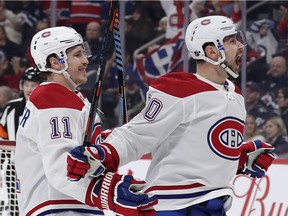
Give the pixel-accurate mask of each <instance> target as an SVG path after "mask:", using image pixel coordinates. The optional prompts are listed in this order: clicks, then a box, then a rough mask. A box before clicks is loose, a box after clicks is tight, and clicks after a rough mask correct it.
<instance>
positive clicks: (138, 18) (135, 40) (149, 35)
mask: <svg viewBox="0 0 288 216" xmlns="http://www.w3.org/2000/svg"><path fill="white" fill-rule="evenodd" d="M126 22H128V23H129V24H130V25H131V29H130V31H128V32H126V41H127V42H126V45H127V51H128V52H129V55H131V56H133V52H134V51H135V50H136V49H137V48H139V47H140V46H142V45H143V44H145V43H147V42H149V41H150V40H152V39H153V38H154V36H155V32H154V30H155V26H154V24H153V23H152V21H151V19H150V18H148V17H145V16H144V12H143V9H141V8H136V9H135V10H134V11H133V13H132V15H131V16H130V17H128V18H127V20H126Z"/></svg>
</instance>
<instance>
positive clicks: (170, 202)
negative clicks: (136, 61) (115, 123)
mask: <svg viewBox="0 0 288 216" xmlns="http://www.w3.org/2000/svg"><path fill="white" fill-rule="evenodd" d="M238 36H239V34H238V32H237V30H236V27H235V25H234V23H233V22H232V21H231V20H230V19H228V18H226V17H224V16H207V17H203V18H199V19H196V20H194V21H192V22H191V23H190V24H189V26H188V27H187V30H186V34H185V42H186V46H187V48H188V50H189V52H190V54H191V56H192V57H193V58H194V59H196V60H197V72H196V74H192V73H184V72H175V73H170V74H167V75H164V76H162V77H160V78H158V79H157V80H155V81H154V82H153V83H152V84H151V86H150V87H149V91H148V93H147V97H146V106H145V108H144V109H143V110H142V111H141V112H140V113H139V114H138V115H137V116H136V117H134V118H133V119H132V120H131V121H130V122H129V123H127V124H126V125H123V126H121V127H119V128H115V129H114V130H113V131H112V133H111V134H110V135H109V136H108V137H107V139H106V140H104V142H103V143H102V144H101V145H95V146H87V147H85V150H83V151H84V152H83V151H82V149H83V148H81V147H77V148H75V149H73V151H71V152H70V155H69V156H68V159H69V160H68V162H69V163H68V168H69V169H68V173H67V175H68V177H69V176H75V177H77V178H78V179H81V178H82V177H83V176H84V173H86V171H87V170H85V169H84V168H83V169H82V170H81V172H80V170H77V169H73V167H75V164H76V165H77V163H79V162H80V161H82V162H86V161H88V162H89V164H91V168H90V169H89V170H88V172H87V173H86V176H89V175H91V173H92V175H96V176H97V175H99V172H98V170H99V169H96V168H97V167H98V168H99V162H101V164H100V165H101V166H104V167H105V168H106V171H109V170H111V169H112V170H114V169H117V167H118V166H121V165H124V164H126V163H128V162H130V161H133V160H137V159H139V158H140V157H141V156H142V155H144V154H147V153H151V154H152V160H151V164H150V167H149V169H148V172H147V178H146V181H147V187H146V191H145V192H152V193H153V194H155V195H156V196H157V198H158V200H159V203H158V204H157V205H156V206H155V210H156V216H162V215H165V216H166V215H167V216H168V215H169V216H176V215H177V216H182V215H183V216H184V215H185V216H187V215H189V216H190V215H193V216H194V215H197V216H198V215H205V216H206V215H215V216H223V215H226V211H227V210H228V209H229V208H230V206H231V201H232V185H231V183H230V182H231V180H232V179H233V177H234V176H235V175H236V174H237V173H238V174H240V173H241V174H247V175H250V176H251V177H257V178H260V177H262V176H264V175H265V172H266V171H267V169H268V167H269V166H270V165H271V163H272V161H273V159H274V157H273V155H272V153H271V151H272V150H273V147H272V146H271V145H270V144H267V143H264V142H261V141H259V140H256V141H253V142H243V131H244V126H245V125H244V124H245V123H244V122H245V116H246V110H245V105H244V98H243V96H242V94H241V92H240V89H239V88H238V87H237V86H235V85H234V84H233V82H231V81H230V80H229V79H228V78H229V76H232V77H234V78H236V77H238V75H239V72H238V71H239V69H240V63H241V56H242V52H243V49H244V47H245V45H244V43H243V42H242V41H241V40H240V38H239V37H238ZM83 155H89V157H88V159H85V157H83ZM91 158H93V159H94V160H92V159H91ZM70 159H71V160H74V163H72V162H71V161H70ZM111 164H112V165H113V166H112V167H111ZM71 170H73V171H74V172H71ZM95 170H96V172H94V171H95ZM104 173H105V172H104ZM84 179H85V178H84ZM80 181H81V180H80Z"/></svg>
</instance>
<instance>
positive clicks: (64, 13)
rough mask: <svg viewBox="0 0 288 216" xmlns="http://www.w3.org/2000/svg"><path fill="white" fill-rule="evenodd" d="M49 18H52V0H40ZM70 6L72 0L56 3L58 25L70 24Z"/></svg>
mask: <svg viewBox="0 0 288 216" xmlns="http://www.w3.org/2000/svg"><path fill="white" fill-rule="evenodd" d="M38 2H39V4H40V5H41V7H42V8H43V12H44V13H45V15H46V17H47V19H48V20H51V3H52V2H53V1H52V0H49V1H48V0H46V1H38ZM70 7H71V1H57V5H56V25H57V26H70V25H71V23H70Z"/></svg>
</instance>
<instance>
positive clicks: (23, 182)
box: [15, 83, 103, 216]
mask: <svg viewBox="0 0 288 216" xmlns="http://www.w3.org/2000/svg"><path fill="white" fill-rule="evenodd" d="M89 109H90V103H89V101H88V100H87V99H86V98H85V97H84V96H83V95H82V94H81V93H79V92H78V93H77V94H75V93H74V92H71V91H69V90H68V89H67V88H65V87H63V86H61V85H59V84H56V83H42V84H41V85H40V86H38V87H37V88H36V89H35V90H34V91H33V93H32V95H31V96H30V98H29V100H28V102H27V104H26V107H25V109H24V113H23V117H22V120H21V121H20V124H19V128H18V132H17V136H16V156H15V157H16V158H15V159H16V160H15V166H16V172H17V181H18V182H17V185H18V187H17V189H18V202H19V211H20V215H21V216H22V215H23V216H24V215H25V216H36V215H37V216H40V215H48V214H49V215H54V214H57V215H86V216H87V215H103V212H102V211H100V210H98V209H97V208H93V207H89V206H87V205H85V204H83V203H85V195H86V190H87V188H88V185H89V183H90V180H91V179H89V178H84V179H81V180H80V181H78V182H71V181H69V180H67V177H66V173H67V163H66V159H67V154H68V152H69V151H70V150H72V149H73V148H74V147H76V146H78V145H81V144H82V142H83V139H84V134H85V128H86V123H87V119H88V114H89Z"/></svg>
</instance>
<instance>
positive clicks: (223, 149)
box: [207, 117, 245, 160]
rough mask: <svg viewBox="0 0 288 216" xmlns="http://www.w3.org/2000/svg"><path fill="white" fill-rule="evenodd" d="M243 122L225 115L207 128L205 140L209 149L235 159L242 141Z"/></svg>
mask: <svg viewBox="0 0 288 216" xmlns="http://www.w3.org/2000/svg"><path fill="white" fill-rule="evenodd" d="M244 126H245V122H244V121H242V120H240V119H238V118H235V117H225V118H223V119H220V120H219V121H217V122H216V123H215V124H214V125H212V127H211V128H210V129H209V132H208V136H207V141H208V144H209V147H210V148H211V150H212V151H213V152H214V153H215V154H217V155H218V156H220V157H222V158H225V159H228V160H237V159H238V158H239V156H240V149H239V147H240V146H241V144H242V142H243V133H244Z"/></svg>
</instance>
